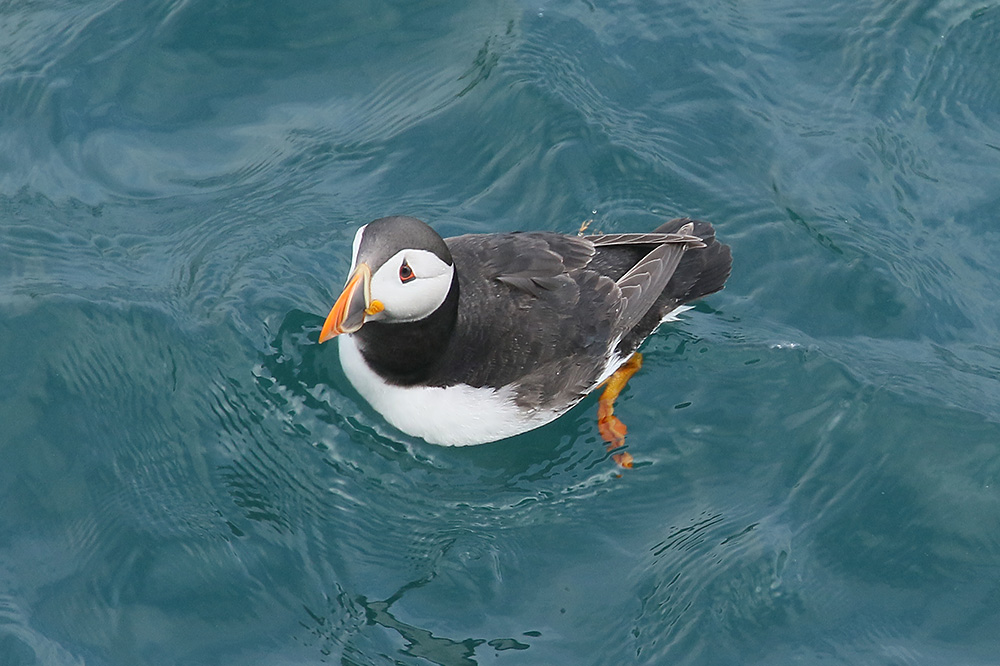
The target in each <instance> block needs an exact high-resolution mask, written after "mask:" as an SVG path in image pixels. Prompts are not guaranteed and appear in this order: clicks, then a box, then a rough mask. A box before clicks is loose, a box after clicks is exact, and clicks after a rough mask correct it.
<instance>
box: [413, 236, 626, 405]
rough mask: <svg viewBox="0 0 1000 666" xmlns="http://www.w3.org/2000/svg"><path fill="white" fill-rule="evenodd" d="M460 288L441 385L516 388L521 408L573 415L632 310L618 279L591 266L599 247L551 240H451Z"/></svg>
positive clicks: (570, 240)
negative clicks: (625, 307)
mask: <svg viewBox="0 0 1000 666" xmlns="http://www.w3.org/2000/svg"><path fill="white" fill-rule="evenodd" d="M446 242H447V243H448V246H449V248H450V250H451V252H452V256H453V257H454V259H455V267H456V271H457V273H458V279H459V301H460V302H459V312H458V320H457V321H456V325H455V331H454V333H453V335H452V339H451V341H450V342H449V349H448V352H447V353H446V354H445V355H444V356H445V357H446V358H447V359H448V365H447V366H443V367H441V368H438V369H437V372H436V373H435V377H432V378H431V382H432V383H433V382H439V383H442V384H443V383H444V382H445V381H451V382H454V381H455V380H458V381H461V382H464V383H467V384H470V385H471V386H491V387H494V388H500V387H502V386H507V385H512V386H513V387H514V389H515V392H516V399H517V400H518V402H521V403H522V404H524V405H526V406H535V407H540V408H547V407H556V406H563V407H566V408H568V407H569V406H570V405H572V404H574V403H575V402H576V401H577V400H579V399H580V398H582V397H583V396H584V395H585V394H586V392H587V391H588V390H590V389H591V388H592V387H593V385H594V382H595V381H596V380H597V378H598V377H599V376H600V373H601V372H602V370H603V368H604V366H605V364H606V362H607V357H608V354H609V349H608V347H609V344H610V343H611V342H612V341H613V335H614V334H613V331H612V326H613V322H615V321H617V320H618V318H619V312H620V309H621V307H622V301H621V298H620V290H619V289H618V288H617V287H616V286H615V283H614V280H613V279H611V278H608V277H606V276H603V275H601V274H599V273H597V272H595V271H592V270H588V269H587V266H588V264H589V262H590V259H591V257H592V256H593V253H594V247H593V244H591V243H590V242H589V241H587V240H585V239H583V238H579V237H575V236H564V235H559V234H548V233H535V232H532V233H516V234H495V235H488V236H476V235H469V236H459V237H455V238H450V239H447V241H446Z"/></svg>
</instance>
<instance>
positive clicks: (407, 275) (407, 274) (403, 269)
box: [399, 259, 417, 284]
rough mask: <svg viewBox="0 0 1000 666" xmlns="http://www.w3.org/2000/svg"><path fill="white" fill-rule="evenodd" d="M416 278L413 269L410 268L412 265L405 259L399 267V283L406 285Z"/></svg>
mask: <svg viewBox="0 0 1000 666" xmlns="http://www.w3.org/2000/svg"><path fill="white" fill-rule="evenodd" d="M416 277H417V276H416V275H414V274H413V269H412V268H410V265H409V264H408V263H406V260H405V259H404V260H403V263H402V265H400V267H399V281H400V282H402V283H404V284H405V283H407V282H409V281H410V280H413V279H414V278H416Z"/></svg>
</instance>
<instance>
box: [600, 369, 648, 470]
mask: <svg viewBox="0 0 1000 666" xmlns="http://www.w3.org/2000/svg"><path fill="white" fill-rule="evenodd" d="M641 367H642V354H640V353H639V352H636V353H635V354H632V357H631V358H629V360H627V361H625V365H623V366H622V367H620V368H618V369H617V370H616V371H615V374H613V375H611V376H610V377H608V379H607V381H606V382H605V383H604V392H603V393H601V398H600V400H599V401H598V403H597V430H598V432H600V433H601V438H602V439H603V440H604V441H605V442H607V443H608V451H614V450H615V449H620V448H621V447H623V446H625V433H626V432H628V428H626V427H625V424H624V423H622V422H621V419H619V418H618V417H617V416H615V398H617V397H618V394H620V393H621V392H622V391H623V390H625V384H627V383H628V380H629V379H630V378H631V377H632V375H634V374H635V373H636V372H638V371H639V368H641ZM611 457H612V459H614V461H615V462H616V463H618V464H619V465H621V466H622V467H626V468H627V467H632V454H631V453H629V452H628V451H620V452H618V453H615V454H614V455H612V456H611Z"/></svg>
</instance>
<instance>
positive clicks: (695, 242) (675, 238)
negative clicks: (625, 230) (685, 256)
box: [582, 223, 705, 249]
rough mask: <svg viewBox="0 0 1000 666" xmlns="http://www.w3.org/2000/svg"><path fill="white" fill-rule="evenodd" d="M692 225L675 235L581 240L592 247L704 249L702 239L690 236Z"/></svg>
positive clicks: (609, 236) (686, 225) (638, 235)
mask: <svg viewBox="0 0 1000 666" xmlns="http://www.w3.org/2000/svg"><path fill="white" fill-rule="evenodd" d="M693 231H694V225H692V224H690V223H689V224H685V225H684V226H682V227H681V228H680V229H678V230H677V233H655V232H654V233H648V234H601V235H598V236H583V237H582V238H584V239H586V240H588V241H590V242H591V243H593V244H594V247H609V246H612V245H661V244H663V243H683V244H684V245H685V246H687V247H688V248H689V249H695V248H700V247H705V243H704V242H703V239H702V238H701V237H699V236H695V235H693V234H692V232H693Z"/></svg>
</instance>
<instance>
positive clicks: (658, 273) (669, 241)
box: [319, 216, 732, 466]
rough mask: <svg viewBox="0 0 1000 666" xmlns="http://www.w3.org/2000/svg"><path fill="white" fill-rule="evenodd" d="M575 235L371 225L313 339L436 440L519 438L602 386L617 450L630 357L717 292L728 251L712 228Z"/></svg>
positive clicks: (603, 414)
mask: <svg viewBox="0 0 1000 666" xmlns="http://www.w3.org/2000/svg"><path fill="white" fill-rule="evenodd" d="M583 231H584V229H583V228H581V231H580V233H579V234H562V233H555V232H548V231H523V232H512V233H491V234H466V235H461V236H455V237H450V238H442V237H441V236H440V235H439V234H438V233H437V232H436V231H434V229H433V228H431V227H430V226H429V225H428V224H426V223H424V222H422V221H420V220H418V219H416V218H414V217H408V216H392V217H383V218H380V219H377V220H374V221H372V222H369V223H368V224H366V225H364V226H362V227H361V228H360V229H358V231H357V233H356V234H355V237H354V243H353V248H352V256H351V268H350V272H349V275H348V278H347V283H346V285H345V286H344V288H343V291H342V292H341V294H340V296H339V298H337V300H336V302H335V304H334V305H333V308H332V309H331V311H330V314H329V316H328V317H327V318H326V321H325V322H324V324H323V327H322V329H321V331H320V334H319V343H320V344H322V343H324V342H326V341H328V340H330V339H332V338H334V337H336V338H337V339H338V342H339V355H340V362H341V366H342V367H343V371H344V374H345V375H346V377H347V379H348V380H349V381H350V383H351V384H352V385H353V386H354V388H355V389H356V390H357V391H358V393H359V394H360V395H361V396H362V397H363V398H364V399H365V400H366V401H367V402H368V403H369V404H370V405H371V406H372V407H373V408H374V409H375V410H376V411H378V412H379V413H380V414H382V416H383V417H384V418H385V420H386V421H388V422H389V423H390V424H392V425H393V426H395V427H396V428H398V429H399V430H401V431H402V432H404V433H406V434H408V435H411V436H414V437H419V438H421V439H423V440H425V441H427V442H429V443H432V444H438V445H444V446H469V445H476V444H484V443H487V442H493V441H497V440H501V439H506V438H508V437H513V436H515V435H518V434H521V433H524V432H526V431H529V430H532V429H534V428H538V427H539V426H542V425H545V424H546V423H549V422H550V421H552V420H554V419H556V418H557V417H559V416H561V415H562V414H564V413H565V412H567V411H568V410H569V409H570V408H572V407H573V406H574V405H576V404H577V403H579V402H580V401H581V400H582V399H583V398H584V397H586V396H587V395H588V394H589V393H591V392H592V391H594V390H595V389H597V388H598V387H601V386H602V385H603V386H604V392H603V394H602V396H601V400H600V402H599V405H598V425H599V431H600V433H601V436H602V437H603V438H604V439H605V440H606V441H607V442H608V449H609V450H612V449H615V448H619V449H620V448H622V446H623V442H624V435H625V431H626V430H627V429H626V428H625V426H624V424H623V423H621V421H620V420H618V419H617V417H615V416H614V408H613V405H614V399H615V397H617V395H618V394H619V393H620V392H621V390H622V388H623V387H624V384H625V382H627V380H628V378H629V377H630V376H631V375H632V374H633V373H634V372H635V371H636V370H638V368H639V366H640V365H641V358H642V357H641V355H640V354H639V353H638V352H637V349H638V348H639V346H640V345H641V344H642V342H643V341H644V340H645V339H646V338H647V337H648V336H649V335H651V334H652V333H653V332H654V331H655V330H656V328H657V327H658V326H659V325H660V324H661V323H662V322H664V321H668V320H671V319H672V318H675V316H676V314H677V313H679V312H680V311H683V310H685V309H688V308H687V307H686V304H687V303H690V302H691V301H693V300H695V299H698V298H701V297H703V296H707V295H708V294H712V293H714V292H717V291H719V290H720V289H722V288H723V287H724V285H725V283H726V279H727V278H728V277H729V273H730V270H731V265H732V255H731V251H730V248H729V246H727V245H724V244H722V243H720V242H718V241H717V240H716V239H715V229H714V228H713V227H712V225H711V224H710V223H708V222H704V221H700V220H692V219H689V218H680V219H675V220H671V221H669V222H666V223H664V224H662V225H661V226H660V227H658V228H657V229H654V230H653V231H651V232H640V233H607V234H599V235H582V234H583ZM616 460H617V461H618V462H619V463H620V464H622V465H623V466H630V464H631V456H628V455H627V454H622V455H620V456H619V457H616Z"/></svg>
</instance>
